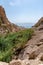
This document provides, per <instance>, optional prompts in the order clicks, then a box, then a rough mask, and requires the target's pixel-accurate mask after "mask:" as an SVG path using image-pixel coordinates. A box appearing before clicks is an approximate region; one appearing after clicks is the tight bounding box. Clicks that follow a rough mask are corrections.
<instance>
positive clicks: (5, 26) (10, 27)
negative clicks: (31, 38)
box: [0, 6, 20, 33]
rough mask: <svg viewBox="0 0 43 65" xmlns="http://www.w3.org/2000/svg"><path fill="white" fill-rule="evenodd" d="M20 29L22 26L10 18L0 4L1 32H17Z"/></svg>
mask: <svg viewBox="0 0 43 65" xmlns="http://www.w3.org/2000/svg"><path fill="white" fill-rule="evenodd" d="M18 30H20V27H18V26H17V25H15V24H13V23H11V22H10V21H9V20H8V18H7V17H6V14H5V10H4V8H3V7H2V6H0V33H8V32H17V31H18Z"/></svg>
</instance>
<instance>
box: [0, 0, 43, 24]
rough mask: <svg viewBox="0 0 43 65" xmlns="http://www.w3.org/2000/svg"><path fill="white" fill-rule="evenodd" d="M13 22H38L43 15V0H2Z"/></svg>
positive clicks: (0, 1)
mask: <svg viewBox="0 0 43 65" xmlns="http://www.w3.org/2000/svg"><path fill="white" fill-rule="evenodd" d="M0 5H2V6H3V7H4V8H5V11H6V15H7V17H8V19H9V20H10V21H11V22H13V23H36V22H37V21H38V19H39V18H41V17H43V0H0Z"/></svg>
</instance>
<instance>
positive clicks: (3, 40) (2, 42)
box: [0, 29, 34, 62]
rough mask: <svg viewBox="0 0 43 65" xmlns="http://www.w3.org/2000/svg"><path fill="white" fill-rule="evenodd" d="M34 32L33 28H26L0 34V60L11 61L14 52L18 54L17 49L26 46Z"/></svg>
mask: <svg viewBox="0 0 43 65" xmlns="http://www.w3.org/2000/svg"><path fill="white" fill-rule="evenodd" d="M33 32H34V31H33V30H32V29H25V30H23V31H19V32H16V33H10V34H7V35H5V36H1V35H0V61H6V62H9V61H10V60H11V59H12V55H13V53H15V54H16V50H18V49H22V48H24V47H25V44H26V43H27V41H28V40H30V39H31V37H32V35H33ZM13 49H15V51H14V50H13Z"/></svg>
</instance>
